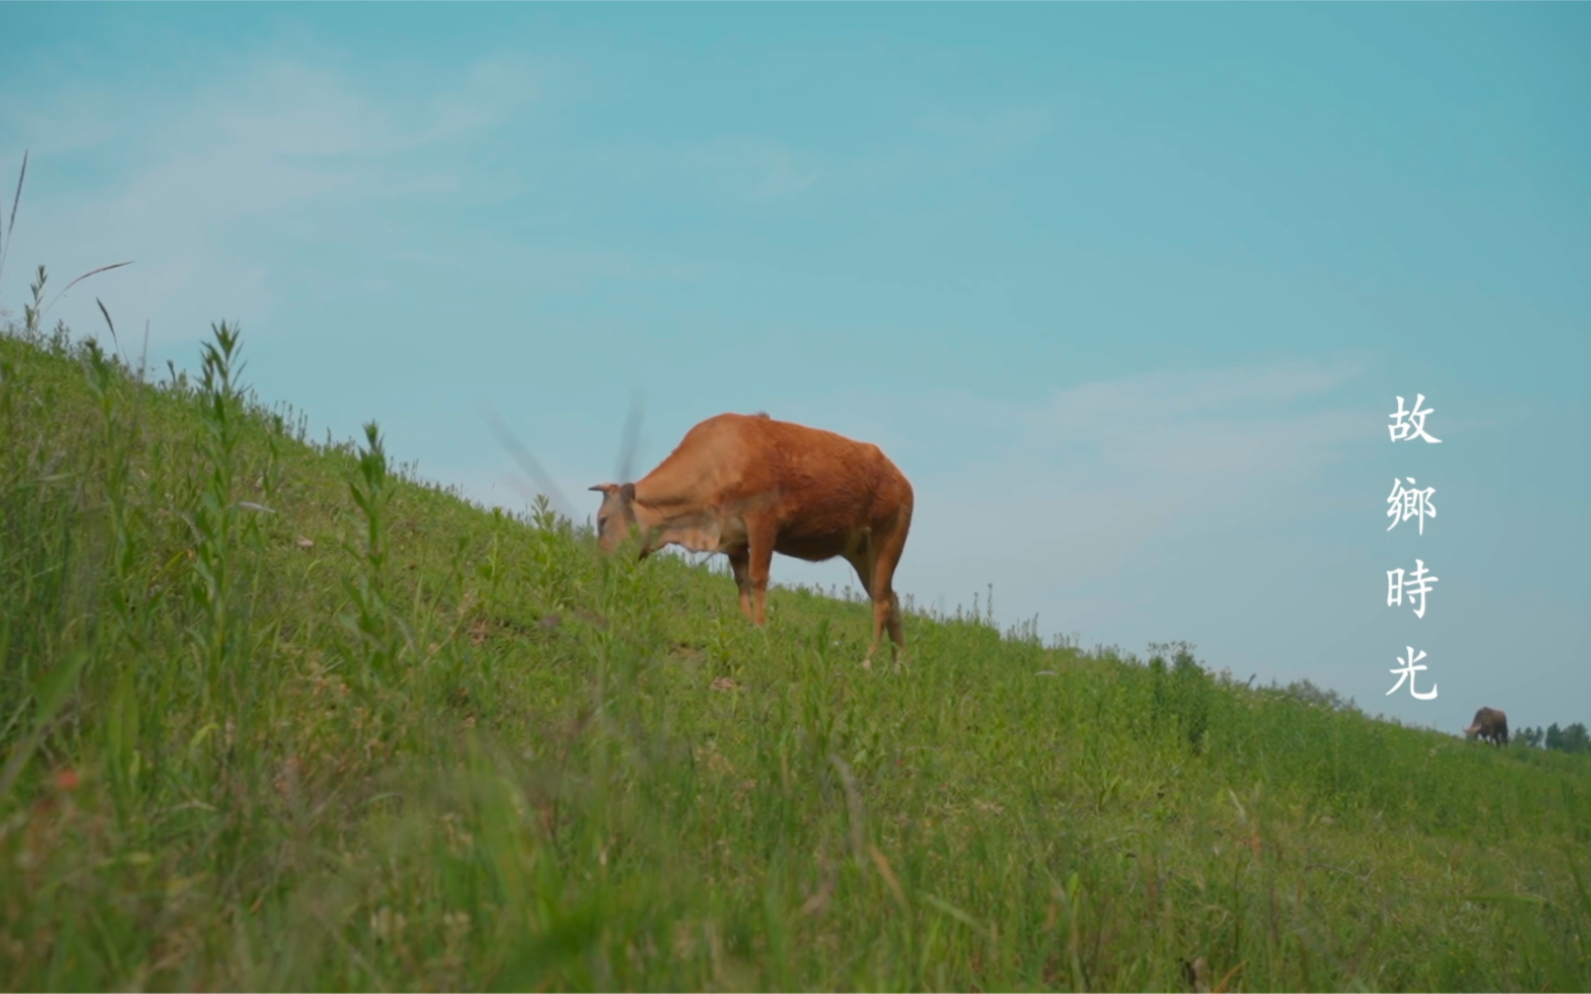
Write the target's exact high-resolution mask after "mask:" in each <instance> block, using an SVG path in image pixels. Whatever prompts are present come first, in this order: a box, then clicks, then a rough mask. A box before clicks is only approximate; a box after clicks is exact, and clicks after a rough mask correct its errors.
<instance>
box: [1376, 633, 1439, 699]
mask: <svg viewBox="0 0 1591 994" xmlns="http://www.w3.org/2000/svg"><path fill="white" fill-rule="evenodd" d="M1424 658H1425V653H1423V652H1422V653H1419V654H1416V653H1415V651H1414V646H1412V645H1411V646H1409V658H1408V659H1407V660H1405V659H1404V658H1403V657H1402V656H1399V657H1398V662H1400V663H1403V668H1402V669H1396V670H1388V671H1387V672H1388V673H1396V674H1398V682H1397V683H1395V684H1393V685H1392V689H1391V690H1389V691H1387V696H1388V697H1391V696H1392V695H1393V694H1395V693H1397V690H1398V688H1399V687H1401V686H1403V681H1405V680H1407V681H1409V693H1411V694H1413V695H1414V696H1415V697H1416V698H1418V699H1420V700H1422V701H1429V700H1431V699H1432V698H1434V697H1436V684H1434V683H1433V684H1431V692H1430V693H1429V694H1422V693H1420V692H1419V691H1418V690H1415V689H1414V674H1415V673H1418V672H1419V671H1420V670H1423V669H1429V667H1426V666H1416V665H1415V663H1418V662H1419V661H1420V660H1422V659H1424Z"/></svg>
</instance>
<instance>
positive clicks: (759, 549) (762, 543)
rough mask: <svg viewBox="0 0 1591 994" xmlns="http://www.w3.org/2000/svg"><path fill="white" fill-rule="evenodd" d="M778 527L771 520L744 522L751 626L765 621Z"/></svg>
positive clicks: (759, 519)
mask: <svg viewBox="0 0 1591 994" xmlns="http://www.w3.org/2000/svg"><path fill="white" fill-rule="evenodd" d="M778 534H779V526H778V525H777V524H776V523H775V522H774V521H773V519H772V518H758V519H756V520H751V519H749V518H748V519H747V520H746V546H747V559H748V560H749V561H748V563H747V570H746V572H747V574H748V575H749V577H750V579H751V599H752V609H753V610H752V615H751V621H752V624H755V625H761V624H762V623H763V622H764V621H766V620H767V613H766V612H767V602H768V570H769V567H771V566H772V565H773V545H774V540H775V539H777V538H778Z"/></svg>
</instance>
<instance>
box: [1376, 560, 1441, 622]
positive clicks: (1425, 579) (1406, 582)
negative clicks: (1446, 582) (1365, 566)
mask: <svg viewBox="0 0 1591 994" xmlns="http://www.w3.org/2000/svg"><path fill="white" fill-rule="evenodd" d="M1436 581H1437V577H1434V576H1426V575H1425V561H1424V560H1423V559H1416V560H1415V561H1414V572H1413V573H1410V574H1409V575H1408V577H1407V579H1405V578H1404V575H1403V571H1402V570H1400V569H1389V570H1387V607H1402V606H1403V594H1404V592H1405V591H1407V592H1408V595H1409V603H1411V604H1413V603H1414V602H1415V600H1416V598H1417V599H1418V601H1419V605H1420V606H1419V607H1417V608H1415V609H1414V616H1415V617H1416V618H1423V617H1425V595H1426V594H1427V593H1428V592H1429V591H1430V589H1431V584H1433V583H1435V582H1436Z"/></svg>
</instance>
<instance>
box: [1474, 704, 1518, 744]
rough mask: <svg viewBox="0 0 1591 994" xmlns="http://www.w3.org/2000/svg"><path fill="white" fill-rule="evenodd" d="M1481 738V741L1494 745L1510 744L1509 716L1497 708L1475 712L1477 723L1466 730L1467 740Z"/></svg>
mask: <svg viewBox="0 0 1591 994" xmlns="http://www.w3.org/2000/svg"><path fill="white" fill-rule="evenodd" d="M1477 735H1478V736H1480V738H1481V741H1483V742H1491V743H1492V744H1493V745H1507V744H1508V716H1507V715H1506V714H1503V713H1502V712H1501V711H1499V710H1497V709H1496V708H1481V709H1480V710H1479V711H1476V712H1475V723H1474V724H1472V725H1470V726H1469V727H1468V728H1466V729H1464V736H1465V738H1470V739H1473V738H1475V737H1476V736H1477Z"/></svg>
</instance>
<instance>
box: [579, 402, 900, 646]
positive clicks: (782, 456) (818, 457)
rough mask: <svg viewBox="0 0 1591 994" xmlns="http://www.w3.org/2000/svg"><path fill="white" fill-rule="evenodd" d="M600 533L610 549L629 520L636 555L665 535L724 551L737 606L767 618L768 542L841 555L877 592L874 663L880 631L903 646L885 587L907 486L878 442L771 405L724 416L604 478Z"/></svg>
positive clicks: (666, 540) (791, 550)
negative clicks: (651, 458) (644, 469)
mask: <svg viewBox="0 0 1591 994" xmlns="http://www.w3.org/2000/svg"><path fill="white" fill-rule="evenodd" d="M591 489H592V490H597V491H601V493H602V494H603V497H602V508H601V509H600V510H599V511H598V512H597V531H598V535H599V537H600V544H601V546H602V549H603V551H605V552H611V551H613V550H614V549H615V548H616V547H617V546H618V545H619V543H620V542H621V541H623V540H624V538H625V537H626V536H627V535H629V533H630V529H631V528H632V527H633V528H636V529H637V530H638V531H639V533H640V539H641V556H642V558H645V557H646V556H647V555H648V554H649V553H651V552H653V551H654V550H657V549H661V548H663V547H664V546H667V545H679V546H682V547H684V548H686V549H689V550H691V551H692V552H722V553H724V554H725V555H727V556H728V557H729V565H730V567H731V568H732V569H733V570H734V573H735V585H736V586H738V587H739V588H740V610H741V612H742V613H744V614H745V615H746V617H747V618H750V619H751V620H752V622H753V623H754V624H758V625H761V624H762V623H763V621H764V620H765V619H764V603H765V601H766V598H767V591H768V567H769V564H770V563H771V562H772V560H773V554H774V553H775V552H782V553H784V554H785V555H787V556H795V557H796V558H797V559H805V560H808V561H809V562H819V561H822V560H825V559H832V558H834V557H835V556H844V557H845V558H846V560H848V561H849V562H850V564H851V565H852V566H853V567H855V569H856V575H857V576H858V577H859V578H860V579H861V581H862V589H863V590H864V591H866V592H867V594H868V596H869V597H870V598H871V599H872V601H873V641H872V644H871V645H870V646H869V647H868V650H867V657H866V659H864V660H863V661H862V665H863V666H864V667H871V666H872V659H873V653H874V652H876V651H877V650H878V644H879V638H880V635H881V634H882V632H883V630H884V629H885V628H886V627H887V628H888V629H889V637H890V641H891V642H892V643H894V644H893V645H892V646H891V649H890V655H891V657H892V658H894V657H895V655H896V652H897V651H899V653H900V654H901V655H904V654H905V650H906V638H905V636H904V635H903V634H902V632H901V617H900V600H899V599H898V598H897V597H896V596H895V591H894V590H893V589H892V588H891V586H890V583H891V580H892V579H893V578H894V576H895V566H896V564H897V563H898V562H899V561H900V555H901V551H902V550H903V549H905V547H906V532H907V531H908V530H909V529H910V528H911V520H912V488H911V484H910V483H908V482H907V481H906V477H905V476H903V475H902V474H901V471H900V470H899V469H897V468H896V467H895V464H894V463H892V462H890V461H889V459H888V458H887V457H886V456H885V455H884V453H883V452H881V451H879V448H878V446H876V445H869V444H867V443H865V442H853V441H851V440H850V439H848V438H844V437H842V436H840V435H836V434H834V433H833V432H829V431H821V430H819V429H817V428H807V427H804V426H802V425H798V424H791V423H790V422H788V421H775V420H773V419H772V418H770V417H768V415H766V414H756V415H752V416H747V415H743V414H720V415H718V416H717V417H715V418H708V419H707V420H706V421H703V422H702V423H701V424H699V425H697V426H696V427H694V428H692V429H691V430H690V431H688V432H686V433H685V438H684V440H683V441H681V442H680V444H679V447H678V448H676V449H675V450H674V451H673V453H672V454H670V455H669V457H668V458H667V459H664V460H663V461H662V463H660V464H659V465H658V467H657V468H656V469H654V470H652V472H650V473H648V474H647V475H646V476H645V477H643V478H642V479H641V480H640V481H639V482H637V483H633V484H632V483H625V484H614V483H603V484H599V485H597V486H595V487H592V488H591Z"/></svg>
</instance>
